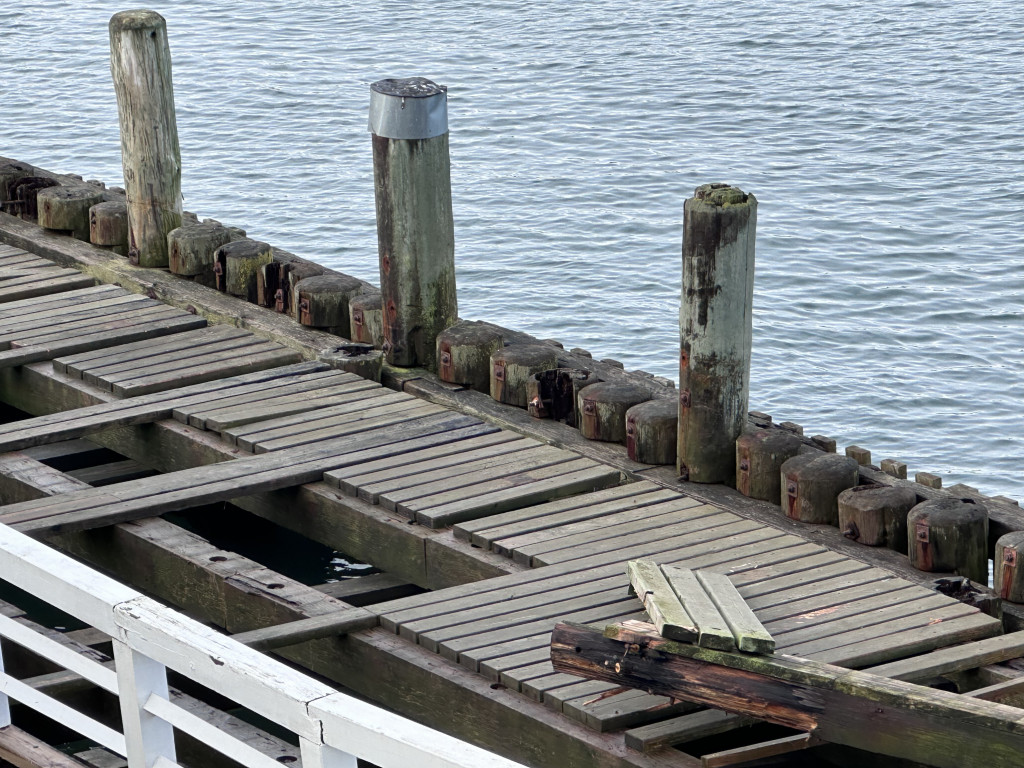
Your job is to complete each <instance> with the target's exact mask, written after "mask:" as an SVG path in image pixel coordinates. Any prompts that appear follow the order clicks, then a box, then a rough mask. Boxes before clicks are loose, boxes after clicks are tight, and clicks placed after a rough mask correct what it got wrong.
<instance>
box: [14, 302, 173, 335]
mask: <svg viewBox="0 0 1024 768" xmlns="http://www.w3.org/2000/svg"><path fill="white" fill-rule="evenodd" d="M112 301H116V302H117V304H116V305H115V306H111V307H99V308H94V309H89V310H83V311H81V312H77V313H75V314H62V315H56V316H54V318H53V319H52V320H51V321H47V320H41V321H39V322H34V323H30V324H26V325H25V326H24V327H20V328H15V329H14V330H12V331H10V332H8V333H3V334H2V340H3V341H5V342H11V343H12V344H15V343H16V344H19V345H21V346H24V345H26V344H30V343H43V342H45V341H46V340H48V339H52V338H65V337H67V336H73V335H75V334H76V333H80V332H82V331H84V330H86V329H89V328H92V327H94V326H97V325H103V324H105V323H110V322H114V321H118V320H130V319H132V318H136V317H144V316H150V315H152V316H160V315H170V314H172V313H173V312H174V310H173V309H170V308H168V307H167V306H165V305H163V304H161V303H160V302H157V301H153V300H152V299H147V298H146V297H145V296H117V297H114V299H112Z"/></svg>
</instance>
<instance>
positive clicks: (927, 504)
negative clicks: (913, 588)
mask: <svg viewBox="0 0 1024 768" xmlns="http://www.w3.org/2000/svg"><path fill="white" fill-rule="evenodd" d="M907 529H908V531H907V533H908V537H909V552H908V555H909V556H910V564H911V565H913V566H914V567H915V568H917V569H918V570H920V571H930V572H935V571H938V572H951V573H955V574H958V575H960V576H966V577H967V578H969V579H971V580H972V581H976V582H978V583H979V584H988V510H987V509H986V508H985V506H984V505H983V504H978V503H976V502H974V501H973V500H971V499H957V498H953V497H947V498H941V499H929V500H928V501H922V502H921V503H920V504H918V505H917V506H916V507H914V508H913V509H912V510H910V513H909V514H908V515H907Z"/></svg>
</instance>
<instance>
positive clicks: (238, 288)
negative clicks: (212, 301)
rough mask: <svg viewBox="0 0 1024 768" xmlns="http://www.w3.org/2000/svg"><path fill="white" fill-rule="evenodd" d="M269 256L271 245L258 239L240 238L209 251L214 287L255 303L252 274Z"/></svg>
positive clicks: (265, 263)
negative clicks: (214, 280)
mask: <svg viewBox="0 0 1024 768" xmlns="http://www.w3.org/2000/svg"><path fill="white" fill-rule="evenodd" d="M272 259H273V249H271V247H270V245H268V244H267V243H264V242H260V241H259V240H250V239H249V238H243V239H241V240H232V241H231V242H230V243H225V244H224V245H222V246H221V247H220V248H218V249H217V250H216V251H214V253H213V273H214V274H215V275H216V278H217V280H216V282H217V290H220V291H224V292H225V293H229V294H231V295H232V296H240V297H241V298H243V299H245V300H246V301H249V302H252V303H254V304H255V303H256V274H257V273H258V272H259V271H260V270H261V269H262V268H263V267H264V266H265V265H267V264H269V263H270V262H271V260H272Z"/></svg>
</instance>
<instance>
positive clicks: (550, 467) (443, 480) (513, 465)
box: [369, 441, 594, 517]
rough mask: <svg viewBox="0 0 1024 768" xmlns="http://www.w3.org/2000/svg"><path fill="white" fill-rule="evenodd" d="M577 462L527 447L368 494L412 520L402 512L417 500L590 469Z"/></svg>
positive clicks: (558, 451)
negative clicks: (527, 477)
mask: <svg viewBox="0 0 1024 768" xmlns="http://www.w3.org/2000/svg"><path fill="white" fill-rule="evenodd" d="M529 442H533V441H529ZM579 461H580V460H579V459H578V458H577V454H574V453H572V452H571V451H566V450H564V449H563V448H555V447H554V446H551V445H529V444H528V445H525V446H523V450H519V451H517V450H514V449H513V450H510V451H509V452H508V454H507V455H503V456H488V457H486V458H482V459H476V460H468V461H466V462H464V463H460V464H458V465H456V466H455V467H454V468H453V467H444V468H443V469H438V470H432V471H427V472H424V473H423V474H421V475H414V476H406V477H401V478H398V479H395V480H387V481H384V482H381V483H377V484H375V485H373V486H372V487H371V488H370V489H369V492H370V494H371V495H373V496H375V497H376V498H377V501H378V503H379V504H380V505H381V506H382V507H384V508H385V509H388V510H391V511H393V512H394V511H398V512H400V513H401V514H405V515H406V516H407V517H412V516H413V514H412V513H410V512H407V511H406V510H409V509H414V505H416V504H418V503H419V501H420V500H421V499H430V498H440V499H442V500H443V501H442V502H441V503H445V502H448V501H450V500H453V499H462V498H467V497H468V496H480V495H482V494H483V493H489V492H491V491H494V490H498V489H499V488H505V487H510V486H512V485H515V484H517V480H519V479H520V478H523V477H524V476H525V475H526V473H528V472H530V473H532V472H536V473H538V475H539V476H540V477H545V476H554V475H559V474H563V473H564V472H567V471H572V470H571V469H570V468H569V467H568V465H573V468H576V467H578V468H580V469H583V468H589V467H592V466H594V465H593V462H590V461H589V460H584V461H587V462H588V463H587V464H582V463H578V462H579ZM573 462H577V463H576V464H573ZM540 470H545V471H544V472H540Z"/></svg>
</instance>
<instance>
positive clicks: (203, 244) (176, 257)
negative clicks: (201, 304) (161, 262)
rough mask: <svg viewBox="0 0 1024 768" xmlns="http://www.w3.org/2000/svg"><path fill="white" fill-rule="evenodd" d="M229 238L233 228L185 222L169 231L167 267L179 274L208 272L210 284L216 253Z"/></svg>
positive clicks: (192, 275) (203, 273)
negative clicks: (230, 229)
mask: <svg viewBox="0 0 1024 768" xmlns="http://www.w3.org/2000/svg"><path fill="white" fill-rule="evenodd" d="M229 242H231V232H230V231H229V230H228V228H227V227H225V226H224V225H223V224H217V223H216V222H204V223H200V224H190V223H186V224H182V225H181V226H180V227H177V228H176V229H172V230H171V231H170V232H168V233H167V250H168V256H167V258H168V267H169V268H170V270H171V272H173V273H174V274H176V275H187V276H189V277H195V276H197V275H205V276H207V284H210V283H212V280H211V278H212V277H213V263H214V259H213V254H214V253H215V252H216V250H217V249H218V248H220V247H221V246H222V245H226V244H227V243H229Z"/></svg>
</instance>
